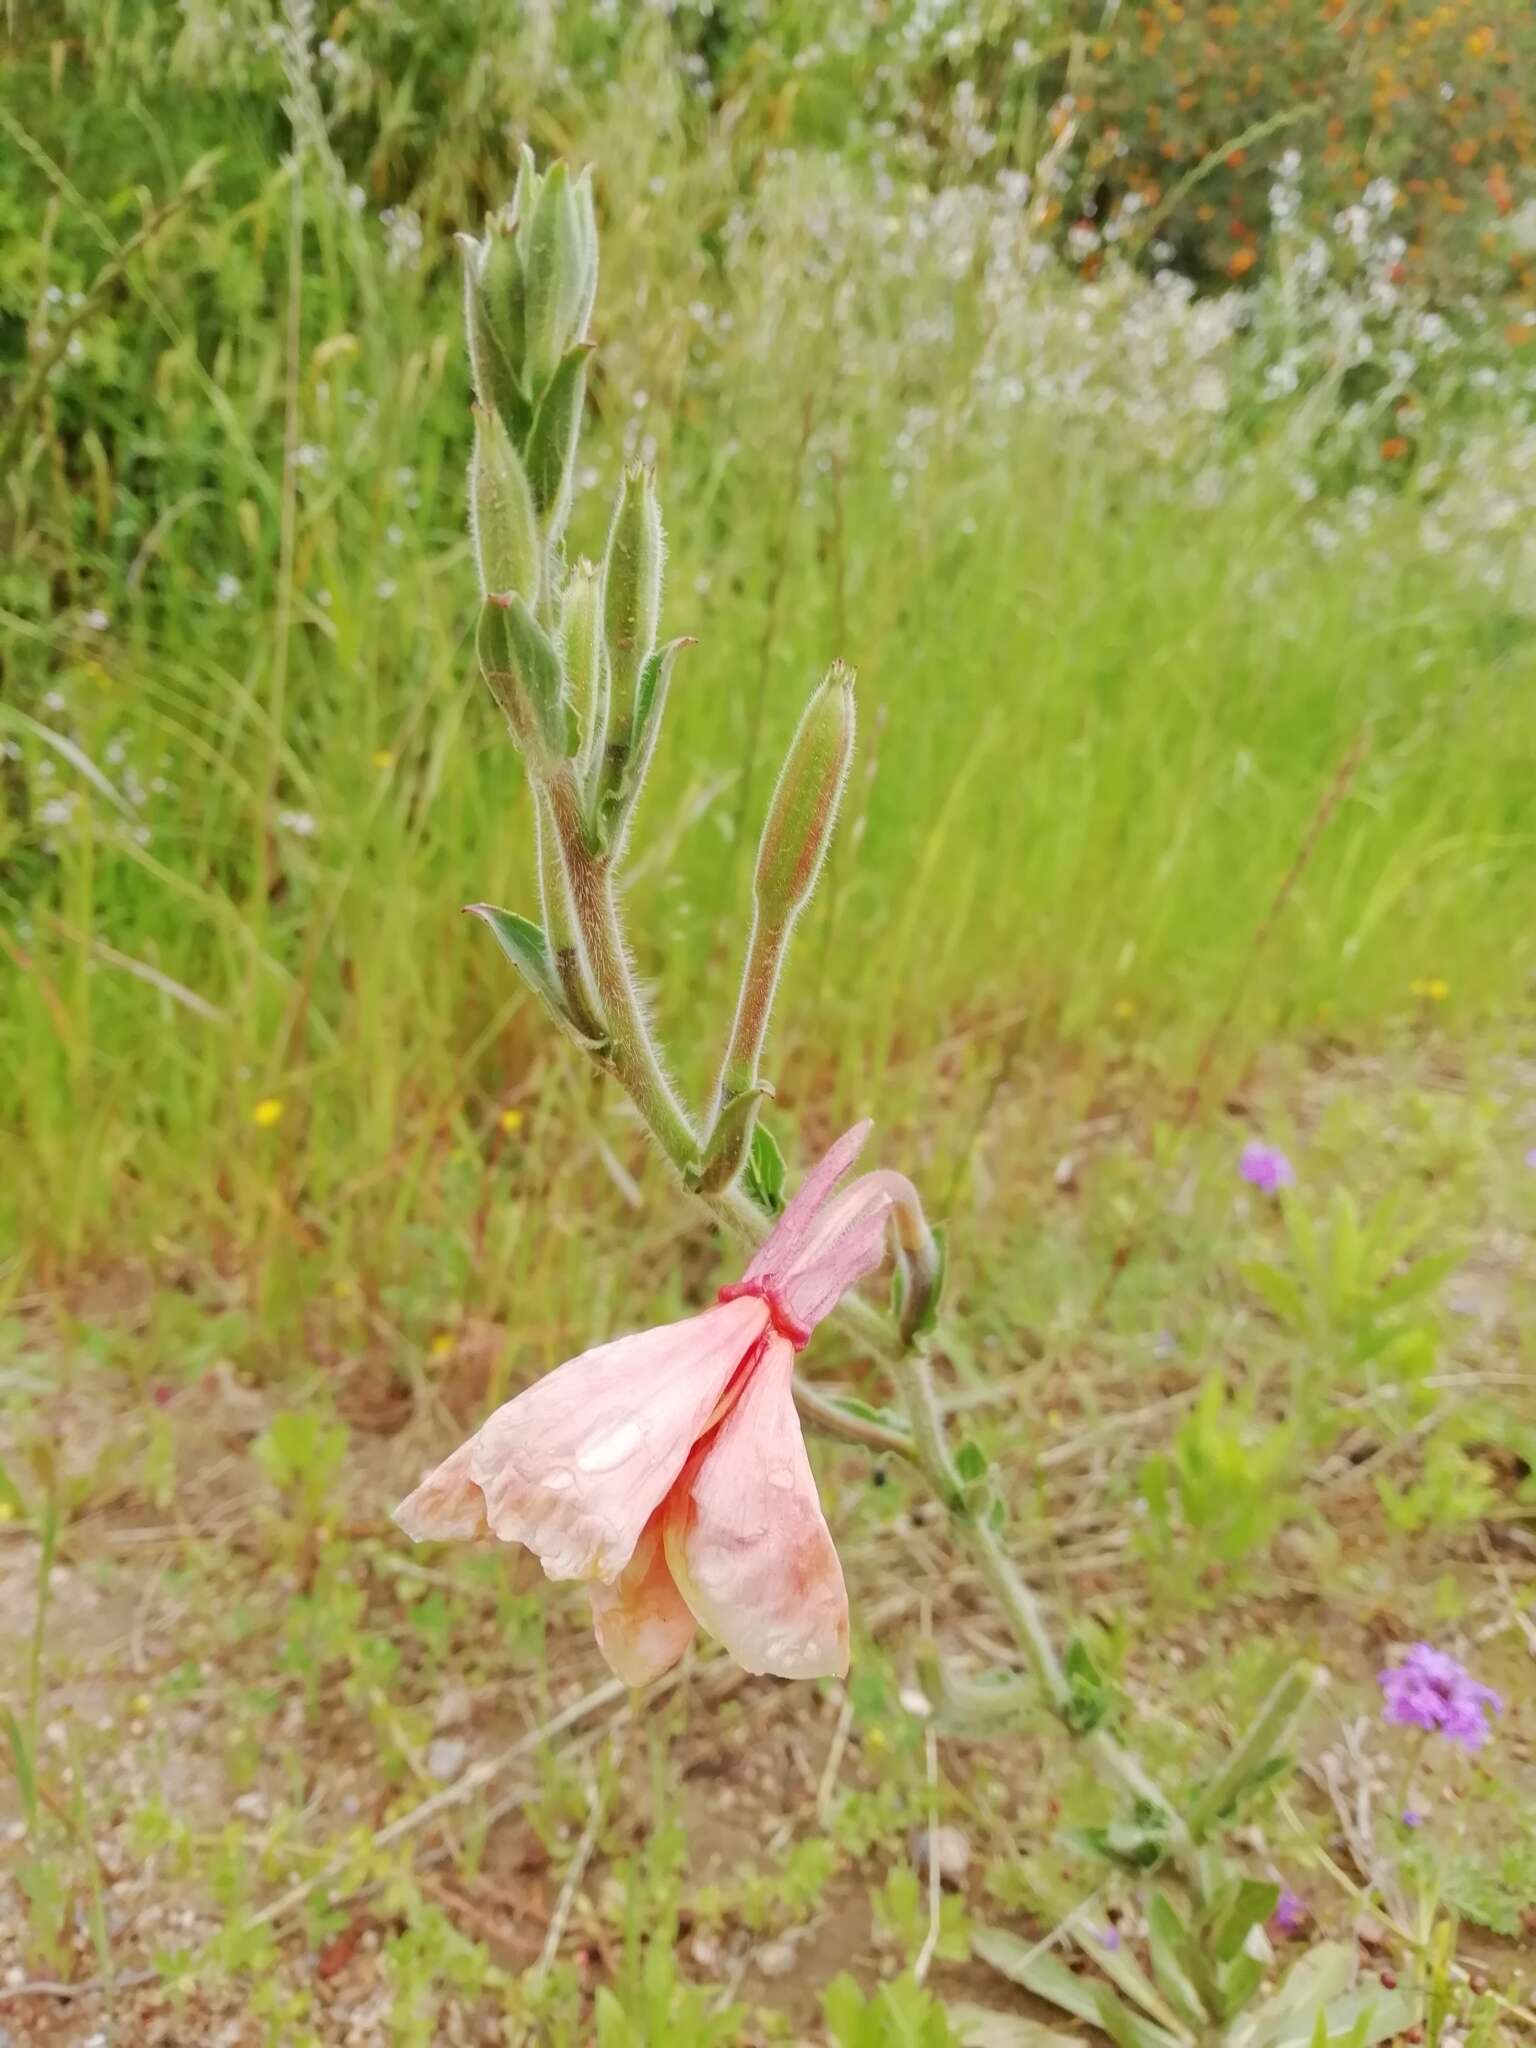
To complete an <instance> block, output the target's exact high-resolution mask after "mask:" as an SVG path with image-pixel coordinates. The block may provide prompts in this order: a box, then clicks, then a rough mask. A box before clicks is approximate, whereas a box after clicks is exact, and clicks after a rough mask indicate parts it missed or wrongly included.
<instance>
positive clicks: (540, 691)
mask: <svg viewBox="0 0 1536 2048" xmlns="http://www.w3.org/2000/svg"><path fill="white" fill-rule="evenodd" d="M475 651H476V653H477V654H478V656H479V658H480V672H481V674H482V675H483V676H484V677H485V680H486V684H487V686H488V688H489V689H490V692H491V695H492V696H493V697H494V698H495V699H496V702H497V703H498V704H499V705H500V706H501V708H502V710H503V712H504V713H505V714H506V720H507V723H508V725H509V726H510V727H511V728H512V736H513V738H514V739H515V740H516V741H517V743H518V745H519V746H520V747H521V748H523V750H524V752H525V753H528V754H529V755H530V756H531V757H532V758H533V759H534V760H535V761H536V762H538V763H539V764H540V765H542V766H545V767H548V766H549V765H551V764H552V763H555V762H559V761H565V760H568V759H569V758H570V756H571V754H572V753H573V752H574V751H575V750H574V747H573V745H572V735H571V720H570V715H569V707H568V705H567V703H566V699H565V670H564V667H563V666H562V664H561V660H560V656H559V654H558V653H557V651H556V649H555V646H554V643H553V642H552V641H551V639H550V637H549V635H548V634H547V633H546V632H545V631H544V628H543V627H542V626H541V625H540V624H539V622H538V620H537V619H536V618H535V617H534V615H533V613H532V612H531V611H530V610H529V609H528V606H527V604H526V603H525V602H524V600H523V597H522V595H521V593H520V592H519V591H516V590H509V591H503V592H499V593H497V594H494V595H492V596H490V597H488V598H487V599H486V601H485V603H484V604H483V605H482V606H481V608H480V625H479V630H478V632H477V634H476V636H475Z"/></svg>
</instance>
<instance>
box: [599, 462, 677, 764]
mask: <svg viewBox="0 0 1536 2048" xmlns="http://www.w3.org/2000/svg"><path fill="white" fill-rule="evenodd" d="M665 555H666V540H665V537H664V535H663V533H662V529H661V502H660V500H659V499H658V498H657V495H656V478H655V475H654V473H653V472H652V471H651V470H649V469H647V468H645V467H644V465H643V464H641V463H638V462H637V463H633V464H632V465H631V466H630V467H629V468H628V469H626V470H625V472H624V477H623V481H622V482H621V483H620V485H619V495H618V499H617V502H616V503H615V505H614V508H613V523H612V525H611V526H610V527H609V529H608V552H607V557H606V559H605V561H604V564H603V633H604V638H605V639H606V641H607V643H608V675H609V687H610V689H611V691H612V700H613V701H612V708H611V711H610V725H609V732H608V743H609V747H610V750H612V751H615V752H617V753H620V754H622V753H625V752H627V751H628V748H629V745H630V740H631V736H632V733H633V728H634V709H635V693H636V690H637V688H638V685H639V681H640V671H641V668H642V667H643V665H644V663H645V659H646V656H647V655H648V654H649V653H650V652H651V649H652V648H653V647H654V646H655V645H656V629H657V626H658V625H659V623H660V620H661V574H662V564H663V561H664V559H665Z"/></svg>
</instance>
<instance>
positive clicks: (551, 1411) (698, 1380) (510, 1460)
mask: <svg viewBox="0 0 1536 2048" xmlns="http://www.w3.org/2000/svg"><path fill="white" fill-rule="evenodd" d="M767 1322H768V1310H767V1307H766V1305H765V1304H764V1303H763V1302H761V1301H759V1300H757V1299H755V1298H754V1297H752V1296H750V1295H748V1296H743V1297H741V1298H739V1299H737V1300H735V1301H728V1302H721V1303H718V1304H717V1305H716V1306H715V1307H714V1308H710V1309H706V1310H704V1312H703V1313H702V1314H700V1315H696V1316H689V1317H688V1318H687V1319H686V1320H685V1321H683V1322H680V1323H668V1324H665V1325H663V1327H662V1328H660V1329H657V1330H643V1331H641V1332H639V1333H638V1334H637V1335H635V1336H631V1337H620V1338H618V1339H616V1340H615V1341H614V1342H613V1343H610V1344H599V1345H598V1346H597V1347H596V1348H595V1349H594V1350H591V1351H584V1352H582V1353H581V1355H580V1356H579V1357H577V1358H573V1359H570V1360H569V1361H568V1362H567V1363H566V1364H564V1365H562V1366H557V1367H556V1369H555V1370H554V1371H553V1372H552V1373H548V1374H546V1375H545V1377H544V1378H543V1379H541V1380H539V1381H537V1382H536V1383H535V1385H533V1386H531V1387H529V1388H528V1390H527V1391H526V1392H525V1393H522V1394H519V1395H518V1396H517V1398H516V1399H515V1400H512V1401H508V1402H507V1403H506V1404H505V1405H504V1406H503V1407H501V1408H498V1409H497V1410H496V1412H495V1414H494V1415H492V1416H491V1417H490V1418H489V1420H488V1421H487V1422H486V1423H485V1424H484V1425H483V1427H482V1428H481V1429H480V1431H479V1432H478V1434H477V1435H475V1436H474V1437H472V1438H471V1439H470V1441H469V1443H468V1444H466V1445H462V1446H461V1447H460V1448H459V1449H458V1450H457V1451H455V1452H454V1453H453V1455H452V1457H450V1458H449V1459H447V1460H446V1462H445V1463H444V1464H443V1465H441V1466H439V1467H438V1469H437V1470H436V1471H435V1472H433V1473H431V1474H429V1475H428V1477H427V1478H426V1479H425V1480H424V1481H423V1482H422V1484H421V1485H420V1486H419V1487H418V1488H417V1489H416V1491H415V1492H414V1493H413V1494H412V1495H411V1496H410V1498H409V1499H408V1500H405V1501H403V1502H402V1503H401V1505H400V1506H399V1507H398V1508H397V1509H396V1510H395V1519H396V1520H397V1521H398V1522H399V1523H400V1525H401V1527H402V1528H403V1529H404V1530H405V1531H406V1533H407V1534H408V1535H411V1536H417V1537H423V1536H436V1535H437V1534H439V1533H440V1532H442V1533H445V1534H457V1533H458V1531H459V1527H460V1526H461V1525H462V1524H465V1523H467V1522H468V1519H469V1512H470V1489H471V1488H473V1489H477V1490H478V1492H479V1494H480V1496H481V1501H482V1507H483V1513H484V1525H485V1526H488V1527H489V1529H490V1531H491V1533H492V1534H493V1535H495V1536H498V1537H499V1538H500V1539H501V1541H502V1542H503V1543H523V1544H526V1545H527V1547H528V1548H529V1549H530V1550H531V1551H533V1552H534V1553H535V1554H536V1556H537V1557H538V1560H539V1562H540V1564H541V1565H543V1567H544V1570H545V1572H546V1573H547V1574H548V1576H549V1577H550V1578H552V1579H599V1580H608V1581H612V1580H614V1579H616V1578H617V1577H618V1576H619V1574H620V1573H621V1572H622V1571H623V1570H624V1567H625V1566H626V1565H627V1564H628V1563H629V1561H630V1558H631V1557H632V1556H633V1555H634V1551H635V1546H636V1544H637V1543H638V1542H639V1540H640V1535H641V1532H642V1531H643V1530H644V1528H645V1525H646V1523H647V1522H648V1521H649V1519H650V1517H651V1514H652V1512H653V1510H654V1509H656V1508H657V1507H659V1506H660V1504H661V1502H662V1500H663V1499H664V1498H665V1496H666V1494H667V1492H668V1490H669V1488H670V1487H671V1485H672V1482H673V1481H674V1480H675V1479H676V1477H677V1475H678V1473H679V1472H681V1470H682V1469H683V1465H684V1463H685V1462H686V1460H687V1458H688V1454H689V1452H690V1451H691V1450H692V1448H693V1446H694V1444H695V1443H696V1442H697V1440H698V1438H699V1436H700V1434H701V1432H702V1431H703V1430H704V1429H706V1428H707V1427H708V1425H709V1423H710V1421H711V1420H712V1419H713V1417H714V1414H715V1411H716V1409H717V1408H718V1406H719V1403H720V1401H721V1398H722V1396H723V1395H724V1394H725V1393H726V1391H727V1389H728V1387H729V1386H730V1384H731V1382H732V1380H733V1379H734V1378H735V1377H736V1374H737V1372H738V1370H739V1368H740V1367H741V1365H742V1363H743V1361H744V1360H745V1359H746V1357H747V1355H748V1354H749V1353H750V1352H751V1351H752V1349H753V1347H754V1345H755V1344H756V1343H757V1340H758V1338H759V1337H760V1336H761V1335H762V1332H763V1330H764V1328H765V1327H766V1325H767ZM450 1523H451V1524H452V1526H450ZM473 1533H479V1532H478V1531H475V1532H473Z"/></svg>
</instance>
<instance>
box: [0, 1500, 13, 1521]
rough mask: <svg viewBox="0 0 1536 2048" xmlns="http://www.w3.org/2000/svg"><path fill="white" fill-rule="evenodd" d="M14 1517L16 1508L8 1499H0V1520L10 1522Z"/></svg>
mask: <svg viewBox="0 0 1536 2048" xmlns="http://www.w3.org/2000/svg"><path fill="white" fill-rule="evenodd" d="M15 1518H16V1510H15V1509H14V1508H13V1507H12V1506H11V1504H10V1502H9V1501H8V1500H0V1522H11V1521H14V1520H15Z"/></svg>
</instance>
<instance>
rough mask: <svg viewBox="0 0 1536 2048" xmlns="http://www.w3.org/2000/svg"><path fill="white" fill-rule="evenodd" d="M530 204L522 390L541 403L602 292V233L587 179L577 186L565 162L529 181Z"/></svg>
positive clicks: (525, 254) (522, 238)
mask: <svg viewBox="0 0 1536 2048" xmlns="http://www.w3.org/2000/svg"><path fill="white" fill-rule="evenodd" d="M528 186H529V189H528V196H527V199H526V200H525V202H524V203H525V204H529V205H531V214H530V217H529V219H528V223H527V229H526V236H525V235H524V232H523V225H522V222H521V221H520V222H519V237H518V239H519V244H520V246H521V248H522V250H523V258H524V287H525V294H526V307H527V357H526V361H525V363H524V366H523V380H522V381H523V389H524V391H525V393H526V394H527V395H528V397H529V398H531V399H534V400H537V399H538V397H539V396H540V395H541V394H542V393H543V392H544V391H545V390H546V389H547V387H548V385H549V383H550V381H551V379H552V378H553V377H554V374H555V372H556V370H557V369H558V368H559V366H560V363H561V361H562V359H563V358H564V357H565V355H566V354H567V353H568V352H569V350H570V349H571V348H572V347H573V346H574V345H575V344H576V343H577V342H578V341H580V340H581V339H582V338H583V336H584V334H585V331H586V323H587V318H588V316H589V314H590V312H591V308H592V301H593V297H594V295H595V293H596V290H597V231H596V226H595V223H594V221H593V217H592V189H591V184H590V181H589V180H588V178H587V177H586V176H585V175H583V176H582V177H581V178H580V179H578V180H577V181H576V182H575V183H573V182H572V180H571V174H570V171H569V169H568V168H567V166H566V165H565V164H563V163H555V164H552V165H551V166H550V168H549V170H548V172H547V173H546V174H545V176H544V177H543V178H538V177H534V178H533V179H531V180H529V181H528Z"/></svg>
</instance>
